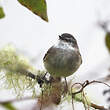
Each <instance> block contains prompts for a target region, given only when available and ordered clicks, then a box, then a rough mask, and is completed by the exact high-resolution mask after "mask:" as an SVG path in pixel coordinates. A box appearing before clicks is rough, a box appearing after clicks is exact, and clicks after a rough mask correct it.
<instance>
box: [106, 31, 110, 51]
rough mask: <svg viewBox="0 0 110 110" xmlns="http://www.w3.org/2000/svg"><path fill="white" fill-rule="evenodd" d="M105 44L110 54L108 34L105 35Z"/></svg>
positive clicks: (109, 35) (109, 37)
mask: <svg viewBox="0 0 110 110" xmlns="http://www.w3.org/2000/svg"><path fill="white" fill-rule="evenodd" d="M105 44H106V47H107V49H108V51H109V52H110V32H107V33H106V36H105Z"/></svg>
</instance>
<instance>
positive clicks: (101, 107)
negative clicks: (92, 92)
mask: <svg viewBox="0 0 110 110" xmlns="http://www.w3.org/2000/svg"><path fill="white" fill-rule="evenodd" d="M91 107H93V108H95V109H99V110H108V109H106V108H104V107H103V106H99V105H96V104H94V103H91Z"/></svg>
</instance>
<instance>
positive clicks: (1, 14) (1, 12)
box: [0, 7, 5, 19]
mask: <svg viewBox="0 0 110 110" xmlns="http://www.w3.org/2000/svg"><path fill="white" fill-rule="evenodd" d="M4 17H5V14H4V11H3V8H2V7H0V19H1V18H4Z"/></svg>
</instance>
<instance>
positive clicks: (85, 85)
mask: <svg viewBox="0 0 110 110" xmlns="http://www.w3.org/2000/svg"><path fill="white" fill-rule="evenodd" d="M93 83H101V84H104V85H106V86H108V87H109V88H110V85H108V84H106V83H104V82H101V81H95V80H93V81H91V82H89V81H88V80H87V81H85V82H84V83H75V84H73V85H72V87H71V92H72V88H73V87H74V86H75V85H80V86H81V89H79V91H76V92H74V93H72V104H73V98H74V97H75V95H76V94H79V93H82V92H83V90H84V88H85V87H87V86H88V85H90V84H93ZM81 102H82V103H83V104H84V105H85V102H84V101H83V100H82V101H81ZM89 103H90V104H88V103H87V105H88V106H91V107H92V108H95V109H98V110H108V109H106V108H104V107H103V106H99V105H96V104H94V103H91V102H89ZM73 109H74V105H73Z"/></svg>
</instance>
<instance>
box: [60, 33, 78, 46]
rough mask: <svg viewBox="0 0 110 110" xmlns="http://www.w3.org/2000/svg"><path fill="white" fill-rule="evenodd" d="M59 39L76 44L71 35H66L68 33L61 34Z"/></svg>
mask: <svg viewBox="0 0 110 110" xmlns="http://www.w3.org/2000/svg"><path fill="white" fill-rule="evenodd" d="M59 39H60V40H63V41H66V42H70V43H75V44H77V41H76V39H75V38H74V37H73V36H72V35H71V34H68V33H64V34H62V35H61V36H59Z"/></svg>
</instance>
